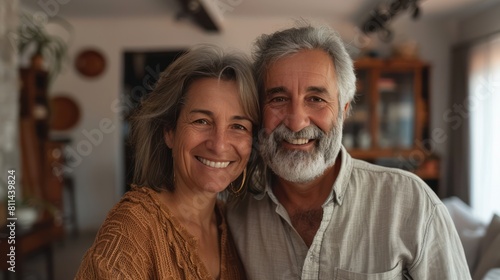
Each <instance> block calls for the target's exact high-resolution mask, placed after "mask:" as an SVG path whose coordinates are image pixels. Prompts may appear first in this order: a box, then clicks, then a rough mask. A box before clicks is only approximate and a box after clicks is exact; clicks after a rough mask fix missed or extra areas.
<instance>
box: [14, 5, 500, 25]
mask: <svg viewBox="0 0 500 280" xmlns="http://www.w3.org/2000/svg"><path fill="white" fill-rule="evenodd" d="M178 1H179V0H141V1H137V0H105V1H103V0H84V1H77V0H65V1H33V0H20V3H21V5H22V6H23V7H27V8H29V9H32V10H42V11H43V10H45V12H46V13H48V14H49V15H52V14H57V15H59V16H62V17H123V16H138V17H140V16H165V15H167V16H176V15H178V14H179V13H180V11H181V6H180V4H179V2H178ZM186 1H187V0H186ZM206 1H207V2H211V3H216V4H217V5H218V7H219V8H220V9H222V11H223V16H224V17H227V18H230V17H241V16H245V17H256V18H257V17H269V16H281V17H297V16H303V17H323V18H325V17H326V18H343V19H348V20H354V21H358V20H359V18H360V17H365V16H366V15H367V14H368V13H369V12H370V11H371V9H373V8H374V7H375V6H376V5H377V3H388V2H391V0H310V1H303V0H272V1H269V0H206ZM59 2H62V3H65V2H66V3H65V4H59V5H53V3H59ZM39 3H51V4H52V5H51V6H46V7H43V6H42V5H43V4H39ZM420 3H421V10H422V12H421V14H422V16H423V17H435V18H438V17H440V18H463V17H467V16H471V15H473V14H474V13H477V12H480V11H482V10H485V9H488V8H489V7H491V6H493V5H496V4H500V0H420ZM48 11H49V12H48ZM51 13H52V14H51Z"/></svg>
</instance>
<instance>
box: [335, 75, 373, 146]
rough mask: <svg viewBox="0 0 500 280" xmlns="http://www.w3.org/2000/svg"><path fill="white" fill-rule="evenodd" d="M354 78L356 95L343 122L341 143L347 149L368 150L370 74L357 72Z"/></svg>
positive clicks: (370, 142)
mask: <svg viewBox="0 0 500 280" xmlns="http://www.w3.org/2000/svg"><path fill="white" fill-rule="evenodd" d="M356 76H357V77H356V78H357V79H356V95H355V97H354V102H351V105H350V106H351V115H350V116H348V117H347V119H346V120H345V122H344V128H343V130H344V131H343V138H342V143H343V145H344V146H345V147H346V148H347V149H370V148H371V145H372V136H371V133H370V72H369V71H367V70H358V71H357V73H356Z"/></svg>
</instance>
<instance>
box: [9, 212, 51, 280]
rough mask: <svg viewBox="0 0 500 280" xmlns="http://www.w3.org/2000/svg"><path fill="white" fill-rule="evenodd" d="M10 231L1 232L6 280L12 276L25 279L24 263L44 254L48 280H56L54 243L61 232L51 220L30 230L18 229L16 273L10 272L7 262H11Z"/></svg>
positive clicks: (40, 223)
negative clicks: (9, 254)
mask: <svg viewBox="0 0 500 280" xmlns="http://www.w3.org/2000/svg"><path fill="white" fill-rule="evenodd" d="M8 230H9V229H7V228H2V231H1V232H0V252H2V254H1V255H0V268H1V269H2V270H3V271H4V279H5V280H7V279H10V278H11V277H10V276H13V278H15V279H24V278H23V273H24V262H25V261H26V259H27V258H29V257H30V256H32V255H34V254H43V255H44V256H45V261H46V273H47V278H46V279H55V278H54V260H53V250H52V243H53V241H54V239H55V238H56V237H58V236H59V234H60V232H59V231H58V229H57V228H56V227H54V224H53V222H52V221H51V220H50V219H43V220H40V221H38V222H37V223H36V224H35V225H34V226H32V227H31V228H28V229H19V226H17V227H16V231H15V232H16V239H15V240H16V243H15V246H16V247H15V248H16V251H15V254H16V259H15V264H16V266H15V273H12V272H10V271H9V270H8V268H9V267H10V265H9V263H8V262H7V261H8V260H9V259H8V256H7V253H8V252H9V251H10V246H11V245H9V244H8V236H9V235H10V232H8ZM3 252H5V253H3Z"/></svg>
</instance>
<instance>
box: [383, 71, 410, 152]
mask: <svg viewBox="0 0 500 280" xmlns="http://www.w3.org/2000/svg"><path fill="white" fill-rule="evenodd" d="M377 83H378V84H377V89H378V95H379V102H378V104H377V114H378V116H379V128H378V132H379V133H378V146H379V147H380V148H395V149H410V148H412V147H413V145H414V139H415V91H414V83H415V82H414V73H413V72H412V71H408V72H382V73H381V75H380V78H379V80H378V82H377Z"/></svg>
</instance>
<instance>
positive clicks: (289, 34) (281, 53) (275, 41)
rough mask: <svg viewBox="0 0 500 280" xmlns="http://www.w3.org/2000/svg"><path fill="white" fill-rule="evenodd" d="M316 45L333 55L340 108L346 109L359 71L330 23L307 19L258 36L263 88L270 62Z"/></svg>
mask: <svg viewBox="0 0 500 280" xmlns="http://www.w3.org/2000/svg"><path fill="white" fill-rule="evenodd" d="M313 49H320V50H323V51H325V52H326V53H328V55H330V57H331V58H332V62H333V65H334V67H335V73H336V76H337V85H338V91H339V103H340V104H339V105H341V108H339V109H340V110H341V111H343V105H345V104H346V103H348V102H351V101H352V100H353V98H354V94H355V92H356V75H355V74H354V67H353V62H352V59H351V57H350V56H349V54H348V53H347V50H346V48H345V46H344V43H343V42H342V40H341V38H340V36H339V35H338V33H337V32H336V31H335V30H333V29H331V28H330V27H328V26H312V25H310V24H309V23H307V22H303V23H301V24H298V26H297V27H293V28H289V29H285V30H282V31H277V32H275V33H273V34H270V35H267V34H264V35H261V36H260V37H259V38H257V40H256V42H255V49H254V53H253V56H254V60H255V62H254V71H255V76H256V78H257V88H258V90H259V92H260V93H261V94H262V93H263V91H264V78H265V76H266V71H267V69H268V68H269V66H270V64H272V63H273V62H275V61H276V60H278V59H280V58H283V57H285V56H287V55H290V54H294V53H297V52H299V51H301V50H313ZM349 108H350V107H349ZM341 111H340V112H341ZM346 113H348V112H346Z"/></svg>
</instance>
